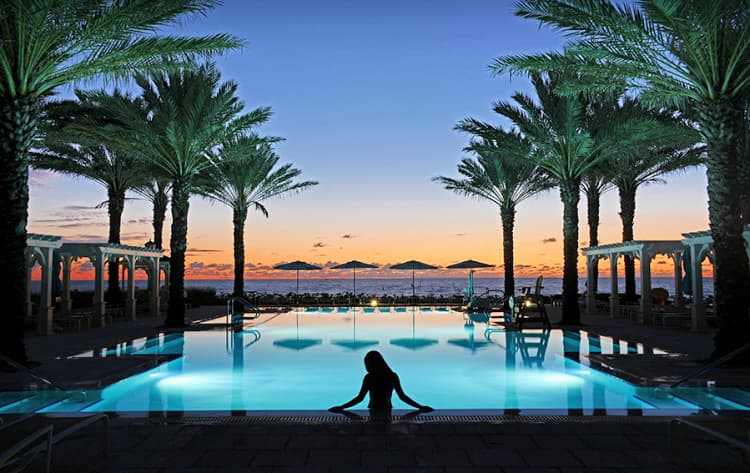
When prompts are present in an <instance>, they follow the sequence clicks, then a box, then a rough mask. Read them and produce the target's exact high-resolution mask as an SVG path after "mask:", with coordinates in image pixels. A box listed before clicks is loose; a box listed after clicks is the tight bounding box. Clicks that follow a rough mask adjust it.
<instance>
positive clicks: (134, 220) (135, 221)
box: [128, 217, 151, 224]
mask: <svg viewBox="0 0 750 473" xmlns="http://www.w3.org/2000/svg"><path fill="white" fill-rule="evenodd" d="M128 223H132V224H143V223H151V219H150V218H146V217H142V218H131V219H130V220H128Z"/></svg>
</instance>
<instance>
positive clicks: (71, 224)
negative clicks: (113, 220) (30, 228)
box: [55, 222, 109, 228]
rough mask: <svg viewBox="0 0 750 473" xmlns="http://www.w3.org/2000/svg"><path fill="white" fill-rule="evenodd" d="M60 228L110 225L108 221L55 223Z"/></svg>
mask: <svg viewBox="0 0 750 473" xmlns="http://www.w3.org/2000/svg"><path fill="white" fill-rule="evenodd" d="M55 226H56V227H58V228H80V227H107V226H109V224H108V223H106V222H75V223H58V224H56V225H55Z"/></svg>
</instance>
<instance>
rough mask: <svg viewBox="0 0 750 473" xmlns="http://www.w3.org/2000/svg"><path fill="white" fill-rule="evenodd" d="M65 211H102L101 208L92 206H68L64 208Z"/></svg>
mask: <svg viewBox="0 0 750 473" xmlns="http://www.w3.org/2000/svg"><path fill="white" fill-rule="evenodd" d="M63 210H102V209H100V208H97V207H96V206H93V207H92V206H90V205H66V206H65V207H63Z"/></svg>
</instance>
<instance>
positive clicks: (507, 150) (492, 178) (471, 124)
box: [432, 118, 552, 297]
mask: <svg viewBox="0 0 750 473" xmlns="http://www.w3.org/2000/svg"><path fill="white" fill-rule="evenodd" d="M456 129H457V130H461V131H464V132H467V133H471V134H472V135H474V138H473V139H472V141H471V144H470V145H469V146H468V147H467V148H465V149H464V151H469V152H471V153H472V154H473V157H472V158H464V159H462V160H461V162H460V163H459V164H458V173H459V174H460V175H461V176H463V178H462V179H454V178H450V177H444V176H439V177H435V178H433V179H432V180H433V181H435V182H437V183H439V184H441V185H442V186H443V187H445V188H446V189H447V190H450V191H453V192H455V193H457V194H460V195H464V196H467V197H471V198H476V199H483V200H488V201H490V202H492V203H494V204H495V205H497V206H498V208H499V209H500V222H501V224H502V228H503V268H504V272H505V274H504V286H505V288H504V291H505V295H506V297H508V296H511V295H513V293H514V292H515V276H514V266H515V265H514V257H513V251H514V250H513V249H514V243H513V232H514V226H515V218H516V207H517V206H518V204H519V203H521V202H522V201H524V200H526V199H528V198H529V197H531V196H533V195H536V194H538V193H540V192H542V191H545V190H547V189H549V188H550V187H551V186H552V183H551V182H550V180H549V179H548V178H547V176H546V174H545V173H544V172H543V170H542V169H541V168H540V167H539V166H538V165H537V164H536V163H535V162H534V160H533V159H532V158H531V144H530V143H529V142H528V141H527V140H526V139H524V138H523V137H522V136H521V135H520V133H518V132H517V131H515V130H511V131H505V130H503V129H502V128H499V127H496V126H494V125H491V124H488V123H483V122H481V121H478V120H475V119H473V118H467V119H465V120H463V121H461V122H460V123H459V124H458V125H456Z"/></svg>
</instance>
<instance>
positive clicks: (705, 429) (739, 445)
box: [667, 417, 750, 453]
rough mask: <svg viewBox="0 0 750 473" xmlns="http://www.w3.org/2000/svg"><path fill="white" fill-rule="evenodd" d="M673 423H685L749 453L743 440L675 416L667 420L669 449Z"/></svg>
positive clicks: (671, 441) (747, 445) (749, 448)
mask: <svg viewBox="0 0 750 473" xmlns="http://www.w3.org/2000/svg"><path fill="white" fill-rule="evenodd" d="M674 424H685V425H687V426H688V427H692V428H694V429H696V430H699V431H701V432H703V433H704V434H706V435H709V436H711V437H714V438H716V439H718V440H721V441H722V442H725V443H728V444H729V445H731V446H732V447H734V448H738V449H740V450H744V451H745V452H746V453H750V444H747V443H745V442H741V441H739V440H737V439H735V438H733V437H730V436H728V435H726V434H722V433H721V432H717V431H716V430H713V429H709V428H708V427H705V426H703V425H700V424H696V423H695V422H692V421H689V420H686V419H683V418H681V417H677V418H675V419H672V420H671V421H669V427H668V432H667V436H668V437H669V446H670V449H673V448H674V444H673V437H674V436H673V434H672V426H673V425H674Z"/></svg>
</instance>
